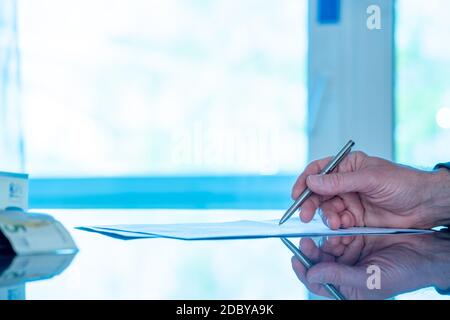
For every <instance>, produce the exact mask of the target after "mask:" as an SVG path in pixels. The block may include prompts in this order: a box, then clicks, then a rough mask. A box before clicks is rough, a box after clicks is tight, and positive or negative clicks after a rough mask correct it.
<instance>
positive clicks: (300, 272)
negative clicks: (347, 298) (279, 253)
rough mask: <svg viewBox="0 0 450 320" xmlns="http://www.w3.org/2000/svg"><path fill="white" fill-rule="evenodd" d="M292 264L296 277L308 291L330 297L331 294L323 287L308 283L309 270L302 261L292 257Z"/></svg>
mask: <svg viewBox="0 0 450 320" xmlns="http://www.w3.org/2000/svg"><path fill="white" fill-rule="evenodd" d="M291 263H292V270H294V273H295V275H296V276H297V278H298V279H299V280H300V281H301V282H302V283H303V284H304V285H305V287H306V289H307V290H308V291H310V292H312V293H314V294H317V295H319V296H323V297H330V295H329V293H328V292H327V291H326V290H325V288H324V287H323V285H320V284H317V283H310V282H308V280H307V279H306V272H307V270H306V268H305V266H304V265H303V264H302V263H301V262H300V261H298V260H297V258H295V257H292V258H291Z"/></svg>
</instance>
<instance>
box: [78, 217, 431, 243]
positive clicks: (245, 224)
mask: <svg viewBox="0 0 450 320" xmlns="http://www.w3.org/2000/svg"><path fill="white" fill-rule="evenodd" d="M80 229H82V230H86V231H92V232H98V233H102V234H105V235H109V236H115V237H117V238H123V239H133V238H154V237H161V238H173V239H181V240H212V239H242V238H268V237H294V236H295V237H305V236H311V237H312V236H333V235H355V234H394V233H425V232H431V231H429V230H414V229H384V228H351V229H341V230H335V231H333V230H330V229H328V228H327V227H326V226H325V225H323V223H322V222H320V221H313V222H312V223H308V224H305V223H302V222H301V221H300V219H291V220H289V221H288V222H286V223H285V224H284V225H282V226H279V225H278V220H272V221H246V220H243V221H234V222H223V223H184V224H153V225H152V224H143V225H112V226H92V227H81V228H80Z"/></svg>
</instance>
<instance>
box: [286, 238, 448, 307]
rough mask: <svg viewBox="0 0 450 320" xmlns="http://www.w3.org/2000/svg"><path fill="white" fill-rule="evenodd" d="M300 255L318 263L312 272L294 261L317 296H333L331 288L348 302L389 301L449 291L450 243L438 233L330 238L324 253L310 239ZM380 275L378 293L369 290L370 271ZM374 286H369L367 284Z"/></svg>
mask: <svg viewBox="0 0 450 320" xmlns="http://www.w3.org/2000/svg"><path fill="white" fill-rule="evenodd" d="M300 250H301V251H302V252H303V253H304V254H305V255H306V256H307V257H308V258H309V259H310V260H312V262H313V263H314V266H313V267H312V268H310V269H309V270H306V269H305V267H304V266H303V265H302V264H301V263H300V262H299V261H298V260H297V259H296V258H295V257H292V268H293V270H294V272H295V273H296V275H297V277H298V278H299V280H300V281H302V282H303V284H304V285H305V286H306V287H307V288H308V289H309V290H310V291H311V292H313V293H314V294H317V295H320V296H325V297H330V294H329V293H328V291H326V290H325V288H324V287H323V284H326V283H329V284H333V285H334V286H335V287H337V289H338V290H339V291H340V292H341V293H342V294H343V295H344V296H345V298H346V299H350V300H359V299H387V298H390V297H393V296H396V295H398V294H401V293H405V292H410V291H415V290H418V289H421V288H425V287H431V286H434V287H437V288H440V289H448V288H449V287H450V280H449V279H450V278H449V273H450V271H449V270H450V269H449V265H450V255H449V254H448V252H450V240H449V239H439V237H437V236H435V235H434V234H422V235H401V236H382V237H381V236H379V237H373V236H356V237H355V236H353V237H332V238H328V239H326V240H325V241H323V243H322V245H321V246H320V248H319V247H318V246H316V244H315V243H314V242H313V241H312V240H311V239H309V238H304V239H302V240H301V241H300ZM370 266H372V267H373V266H375V267H376V268H378V270H379V272H380V273H379V276H380V277H379V280H380V281H379V285H380V287H379V288H370V287H369V286H368V284H367V283H368V279H369V276H370V274H368V267H370ZM369 282H370V281H369Z"/></svg>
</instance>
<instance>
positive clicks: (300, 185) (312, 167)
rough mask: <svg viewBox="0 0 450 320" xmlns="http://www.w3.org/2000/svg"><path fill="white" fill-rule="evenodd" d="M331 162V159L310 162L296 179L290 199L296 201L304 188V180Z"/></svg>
mask: <svg viewBox="0 0 450 320" xmlns="http://www.w3.org/2000/svg"><path fill="white" fill-rule="evenodd" d="M330 160H331V157H328V158H325V159H322V160H317V161H313V162H311V163H310V164H309V165H308V166H307V167H306V168H305V170H304V171H303V173H302V174H301V175H300V176H299V177H298V178H297V181H296V182H295V184H294V187H293V188H292V199H293V200H296V199H297V198H298V197H299V196H300V194H301V193H302V192H303V190H305V188H306V178H307V177H308V176H310V175H312V174H318V173H320V171H322V169H323V168H324V167H325V166H326V165H327V163H328V162H329V161H330Z"/></svg>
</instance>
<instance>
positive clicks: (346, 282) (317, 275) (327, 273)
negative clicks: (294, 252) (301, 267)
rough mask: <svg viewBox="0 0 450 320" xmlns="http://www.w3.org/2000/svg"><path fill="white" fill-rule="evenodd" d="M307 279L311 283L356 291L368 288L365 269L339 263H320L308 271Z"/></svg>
mask: <svg viewBox="0 0 450 320" xmlns="http://www.w3.org/2000/svg"><path fill="white" fill-rule="evenodd" d="M306 279H307V280H308V282H310V283H317V284H326V283H329V284H333V285H336V286H346V287H351V288H356V289H360V288H365V287H366V286H367V274H366V272H365V270H364V268H362V267H351V266H348V265H344V264H339V263H319V264H317V265H315V266H313V267H312V268H311V269H309V270H308V273H307V274H306Z"/></svg>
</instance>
